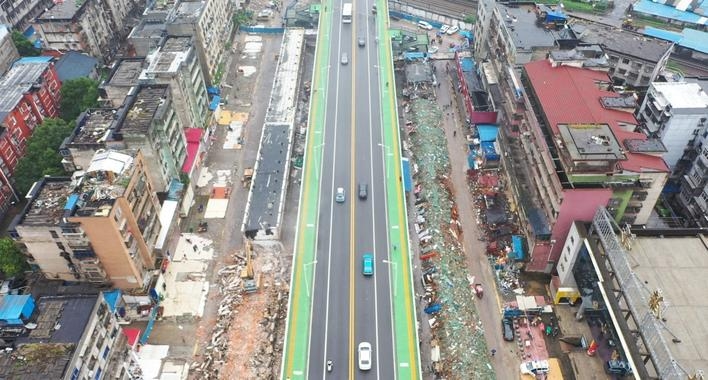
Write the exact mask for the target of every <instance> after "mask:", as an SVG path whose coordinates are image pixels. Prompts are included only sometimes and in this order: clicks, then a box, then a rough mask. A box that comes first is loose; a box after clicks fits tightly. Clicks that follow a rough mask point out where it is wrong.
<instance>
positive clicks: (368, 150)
mask: <svg viewBox="0 0 708 380" xmlns="http://www.w3.org/2000/svg"><path fill="white" fill-rule="evenodd" d="M353 5H354V12H353V21H352V23H351V24H345V23H342V22H341V14H340V12H341V3H336V4H334V5H333V9H332V11H333V22H332V24H331V30H330V41H331V45H330V46H331V48H330V50H329V55H328V58H327V61H328V66H329V70H328V76H329V79H328V88H327V100H326V102H327V105H326V107H325V110H324V112H325V127H324V129H323V133H324V136H323V139H324V143H323V144H324V145H323V146H322V150H323V154H322V156H323V157H324V159H323V160H322V162H321V163H320V164H321V170H320V172H321V173H322V177H321V178H320V184H319V185H320V189H321V196H320V199H319V207H318V209H319V221H318V232H317V249H316V261H317V263H316V264H315V268H316V269H315V271H314V280H313V284H314V286H313V307H312V310H313V313H312V315H311V326H312V329H311V335H310V344H309V347H310V352H309V360H310V363H309V366H308V368H309V376H308V378H310V379H318V378H325V377H326V375H330V376H331V377H332V378H343V374H347V377H349V378H354V377H356V378H362V379H394V378H395V375H394V360H393V357H394V353H393V349H394V347H393V345H394V338H393V335H392V331H393V329H392V327H391V323H392V317H391V291H390V289H391V287H390V285H389V278H388V275H389V272H388V270H387V269H388V268H387V265H386V264H385V263H384V262H383V261H382V260H385V259H387V253H388V252H387V247H388V244H387V241H388V237H387V234H386V231H387V229H386V217H387V216H386V212H385V210H386V197H385V189H384V185H385V177H384V159H383V158H384V157H383V155H384V154H386V152H385V150H386V149H385V146H384V145H383V142H382V130H381V117H380V115H381V110H380V107H381V105H380V98H381V94H380V93H379V88H380V86H379V80H378V72H377V67H378V65H377V60H378V57H377V50H376V46H377V43H376V28H375V24H374V18H373V16H372V15H371V13H370V9H371V4H370V3H369V2H367V1H362V0H360V1H357V2H355V3H353ZM359 38H364V40H365V46H364V47H360V46H358V39H359ZM343 54H346V55H347V57H348V63H346V64H343V63H342V62H341V61H342V55H343ZM315 164H317V163H315ZM360 182H361V183H366V184H367V185H368V187H369V194H368V197H367V199H366V200H360V199H358V196H357V187H358V184H359V183H360ZM338 187H343V188H344V189H345V191H346V201H345V202H344V203H341V204H338V203H336V202H335V200H334V194H335V192H336V189H337V188H338ZM364 252H371V253H373V255H374V263H375V264H374V276H372V277H365V276H364V275H363V274H362V270H361V268H362V255H363V253H364ZM386 261H388V260H386ZM364 341H365V342H369V343H371V345H372V347H373V359H374V360H373V367H372V369H371V370H370V371H367V372H359V368H358V362H357V354H356V349H357V346H358V344H359V342H364ZM327 360H332V361H333V363H334V367H333V371H332V373H327V371H326V364H325V363H326V361H327ZM355 374H356V375H355Z"/></svg>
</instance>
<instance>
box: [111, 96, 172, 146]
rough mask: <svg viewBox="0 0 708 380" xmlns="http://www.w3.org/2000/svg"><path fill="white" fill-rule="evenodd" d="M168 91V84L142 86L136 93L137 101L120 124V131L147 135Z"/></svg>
mask: <svg viewBox="0 0 708 380" xmlns="http://www.w3.org/2000/svg"><path fill="white" fill-rule="evenodd" d="M168 92H169V87H168V86H146V87H141V88H140V89H139V90H138V93H137V94H135V101H134V102H133V104H131V105H130V108H128V111H127V115H126V117H125V120H124V121H123V124H122V125H120V126H119V131H120V133H121V134H141V135H147V133H148V130H149V129H150V126H151V125H152V120H153V118H154V117H155V115H156V114H157V112H158V110H159V109H160V106H162V105H163V104H164V103H165V99H166V98H167V94H168Z"/></svg>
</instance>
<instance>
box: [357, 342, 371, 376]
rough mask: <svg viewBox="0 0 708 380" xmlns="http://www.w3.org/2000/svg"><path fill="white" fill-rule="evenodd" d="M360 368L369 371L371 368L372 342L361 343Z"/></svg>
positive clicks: (359, 350)
mask: <svg viewBox="0 0 708 380" xmlns="http://www.w3.org/2000/svg"><path fill="white" fill-rule="evenodd" d="M357 351H358V352H359V369H360V370H362V371H368V370H370V369H371V343H369V342H361V343H359V349H358V350H357Z"/></svg>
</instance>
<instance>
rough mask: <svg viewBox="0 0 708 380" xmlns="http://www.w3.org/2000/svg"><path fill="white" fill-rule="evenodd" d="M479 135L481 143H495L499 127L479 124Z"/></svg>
mask: <svg viewBox="0 0 708 380" xmlns="http://www.w3.org/2000/svg"><path fill="white" fill-rule="evenodd" d="M477 133H478V134H479V141H481V142H494V141H497V134H498V133H499V127H497V126H496V125H493V124H477Z"/></svg>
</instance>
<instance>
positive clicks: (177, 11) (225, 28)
mask: <svg viewBox="0 0 708 380" xmlns="http://www.w3.org/2000/svg"><path fill="white" fill-rule="evenodd" d="M233 7H234V3H233V2H232V1H231V0H211V1H202V2H199V1H182V2H179V3H178V4H176V5H175V7H174V9H173V10H172V12H171V13H170V15H169V16H168V18H167V32H168V34H169V35H171V36H195V37H196V42H197V43H196V47H197V52H198V54H199V58H200V62H201V64H202V65H203V68H202V69H203V72H204V79H205V80H206V82H207V83H208V84H213V83H214V81H215V79H218V78H217V71H218V68H219V64H220V63H221V60H222V59H223V58H224V53H225V52H226V49H227V46H226V43H225V42H226V41H230V39H231V33H232V32H233V22H232V21H231V16H232V15H233V11H234V9H233Z"/></svg>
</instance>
